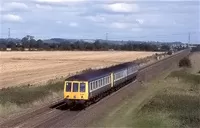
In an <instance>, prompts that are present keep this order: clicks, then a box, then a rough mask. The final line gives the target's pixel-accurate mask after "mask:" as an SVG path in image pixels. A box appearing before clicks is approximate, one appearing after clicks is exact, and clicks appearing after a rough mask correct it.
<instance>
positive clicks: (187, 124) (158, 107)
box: [134, 70, 200, 128]
mask: <svg viewBox="0 0 200 128" xmlns="http://www.w3.org/2000/svg"><path fill="white" fill-rule="evenodd" d="M168 79H170V80H168V81H169V82H168V84H170V87H167V88H165V89H164V90H162V91H160V92H159V93H158V94H157V95H155V96H154V97H153V98H152V99H151V100H150V101H149V102H148V103H146V104H145V105H144V106H143V107H142V108H141V110H140V111H139V112H138V114H137V119H136V120H135V121H134V125H135V126H137V127H145V126H146V127H154V128H155V127H158V128H159V127H180V128H198V127H199V126H200V88H199V87H200V83H199V80H200V76H198V75H194V74H190V73H187V72H185V71H183V70H182V71H175V72H172V73H171V75H170V76H169V77H168ZM170 81H171V82H170ZM194 85H195V86H194ZM159 113H160V114H159ZM146 117H148V118H146Z"/></svg>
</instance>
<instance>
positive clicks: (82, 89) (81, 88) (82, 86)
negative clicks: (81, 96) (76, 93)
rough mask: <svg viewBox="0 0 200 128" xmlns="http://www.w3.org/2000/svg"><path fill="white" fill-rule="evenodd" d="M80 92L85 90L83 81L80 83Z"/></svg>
mask: <svg viewBox="0 0 200 128" xmlns="http://www.w3.org/2000/svg"><path fill="white" fill-rule="evenodd" d="M80 92H85V83H80Z"/></svg>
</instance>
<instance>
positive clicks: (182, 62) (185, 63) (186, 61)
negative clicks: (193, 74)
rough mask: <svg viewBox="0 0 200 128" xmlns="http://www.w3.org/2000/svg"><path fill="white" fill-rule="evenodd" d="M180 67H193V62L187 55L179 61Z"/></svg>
mask: <svg viewBox="0 0 200 128" xmlns="http://www.w3.org/2000/svg"><path fill="white" fill-rule="evenodd" d="M179 67H188V68H189V67H192V63H191V61H190V59H189V58H188V57H185V58H183V59H181V60H180V61H179Z"/></svg>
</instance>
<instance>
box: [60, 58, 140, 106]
mask: <svg viewBox="0 0 200 128" xmlns="http://www.w3.org/2000/svg"><path fill="white" fill-rule="evenodd" d="M138 70H139V65H138V64H136V63H134V62H127V63H123V64H118V65H115V66H112V67H108V68H103V69H99V70H91V71H88V72H85V73H81V74H78V75H74V76H71V77H69V78H67V79H66V80H65V82H64V101H65V102H66V103H75V104H84V103H86V102H88V101H94V100H96V99H98V98H99V97H101V96H102V95H104V94H105V93H107V92H109V91H111V90H114V89H116V88H118V87H121V86H123V85H124V84H125V83H127V82H132V81H134V80H136V77H137V74H138Z"/></svg>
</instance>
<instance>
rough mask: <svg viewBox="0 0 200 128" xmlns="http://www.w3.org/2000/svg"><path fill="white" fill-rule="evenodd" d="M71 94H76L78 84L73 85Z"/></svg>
mask: <svg viewBox="0 0 200 128" xmlns="http://www.w3.org/2000/svg"><path fill="white" fill-rule="evenodd" d="M73 92H78V83H73Z"/></svg>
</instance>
